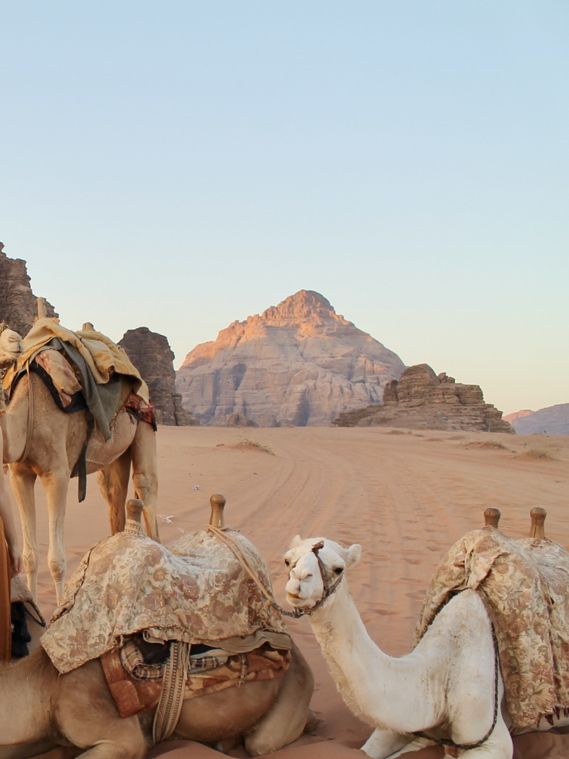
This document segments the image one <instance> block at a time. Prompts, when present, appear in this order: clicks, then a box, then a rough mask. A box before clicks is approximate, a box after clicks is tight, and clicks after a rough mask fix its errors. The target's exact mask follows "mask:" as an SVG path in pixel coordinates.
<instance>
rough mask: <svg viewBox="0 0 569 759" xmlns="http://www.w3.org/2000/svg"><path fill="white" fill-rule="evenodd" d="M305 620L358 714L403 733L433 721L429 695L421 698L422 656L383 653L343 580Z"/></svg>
mask: <svg viewBox="0 0 569 759" xmlns="http://www.w3.org/2000/svg"><path fill="white" fill-rule="evenodd" d="M310 623H311V625H312V628H313V630H314V634H315V636H316V638H317V640H318V642H319V643H320V646H321V648H322V653H323V654H324V656H325V658H326V660H327V663H328V665H329V667H330V670H331V673H332V676H333V677H334V679H335V681H336V684H337V686H338V689H339V691H340V693H341V694H342V697H343V698H344V701H345V702H346V704H347V705H348V706H349V708H350V709H351V710H352V711H354V712H355V713H356V714H357V715H358V716H359V717H360V719H362V720H364V721H365V722H368V723H369V724H371V725H373V726H375V727H377V726H378V725H383V726H384V727H385V728H386V729H390V730H395V731H396V732H404V733H407V732H413V731H417V730H424V729H425V728H427V727H430V726H432V725H433V724H436V722H437V715H436V714H435V713H434V707H433V699H428V698H426V695H427V694H426V692H425V686H424V683H425V682H426V679H425V677H424V673H425V665H426V662H424V661H423V660H422V659H424V657H421V656H420V655H419V654H418V652H417V651H413V652H411V653H410V654H408V655H406V656H403V657H392V656H389V655H387V654H386V653H384V652H383V651H382V650H381V649H380V648H379V647H378V646H377V645H376V644H375V643H374V641H373V640H372V639H371V638H370V636H369V634H368V632H367V630H366V628H365V625H364V623H363V621H362V619H361V617H360V615H359V612H358V610H357V608H356V605H355V603H354V601H353V599H352V597H351V595H350V593H349V589H348V585H347V582H346V581H345V580H344V582H343V583H342V587H341V588H339V589H338V591H337V592H336V594H335V595H334V597H332V598H331V600H330V601H329V602H328V603H327V604H326V605H325V606H323V607H322V608H321V609H319V610H318V611H316V612H314V614H313V615H312V616H311V617H310Z"/></svg>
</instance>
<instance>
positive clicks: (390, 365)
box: [176, 290, 405, 427]
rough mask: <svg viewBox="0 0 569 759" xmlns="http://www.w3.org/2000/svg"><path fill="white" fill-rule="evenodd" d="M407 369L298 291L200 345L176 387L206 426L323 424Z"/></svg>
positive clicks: (313, 296)
mask: <svg viewBox="0 0 569 759" xmlns="http://www.w3.org/2000/svg"><path fill="white" fill-rule="evenodd" d="M404 368H405V367H404V365H403V363H402V362H401V360H400V359H399V357H398V356H397V355H396V354H395V353H393V352H392V351H390V350H388V349H387V348H385V347H384V346H383V345H381V343H379V342H377V340H374V338H373V337H371V336H370V335H368V334H366V333H365V332H362V331H361V330H359V329H357V327H355V326H354V325H353V324H352V323H351V322H349V321H347V320H346V319H344V317H343V316H340V315H339V314H337V313H336V312H335V310H334V309H333V307H332V306H331V305H330V303H329V302H328V301H327V300H326V298H324V297H323V296H322V295H320V294H319V293H317V292H314V291H312V290H300V291H299V292H297V293H296V294H295V295H292V296H290V297H289V298H287V299H286V300H284V301H282V303H280V304H279V305H278V306H273V307H271V308H268V309H267V310H266V311H264V312H263V313H262V314H260V315H256V316H250V317H249V318H248V319H247V320H246V321H243V322H239V321H235V322H233V323H232V324H230V325H229V326H228V327H227V328H226V329H224V330H222V331H221V332H220V333H219V335H218V337H217V339H216V340H215V341H213V342H209V343H203V344H202V345H198V346H197V347H196V348H194V350H192V351H191V352H190V353H188V355H187V356H186V359H185V361H184V363H183V365H182V367H181V368H180V369H179V370H178V373H177V377H176V386H177V388H178V391H179V392H180V393H181V394H182V398H183V402H184V407H185V408H188V409H191V411H192V413H193V414H194V415H195V416H196V417H197V418H198V419H199V420H200V421H201V422H203V423H210V424H231V423H238V424H240V425H245V424H251V423H252V424H256V425H259V426H264V427H270V426H280V425H287V426H288V425H295V426H302V425H306V424H323V425H325V424H329V423H330V422H331V420H332V419H334V418H335V417H336V416H337V415H338V414H339V413H341V412H342V411H348V410H350V409H353V408H358V407H361V406H362V405H363V404H366V403H375V402H379V401H380V400H381V397H382V395H383V388H384V386H385V384H386V382H388V381H389V380H391V379H393V378H394V377H399V376H400V374H401V372H402V371H403V369H404Z"/></svg>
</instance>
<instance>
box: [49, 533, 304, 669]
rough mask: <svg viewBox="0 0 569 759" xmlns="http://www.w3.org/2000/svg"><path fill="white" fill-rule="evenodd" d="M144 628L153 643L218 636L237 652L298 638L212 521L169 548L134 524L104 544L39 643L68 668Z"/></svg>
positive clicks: (260, 568) (81, 570) (252, 555)
mask: <svg viewBox="0 0 569 759" xmlns="http://www.w3.org/2000/svg"><path fill="white" fill-rule="evenodd" d="M127 525H128V522H127ZM228 532H229V534H230V535H231V536H232V538H233V539H234V540H235V541H236V542H237V543H238V544H239V547H240V548H241V550H242V551H243V553H244V554H245V555H246V556H247V559H248V561H249V563H252V565H253V566H254V568H255V571H256V572H257V574H258V576H259V577H260V579H261V582H262V583H263V585H264V586H265V587H266V588H268V590H269V591H270V592H271V594H272V588H271V583H270V578H269V572H268V569H267V567H266V565H265V563H264V562H263V560H262V559H261V557H260V556H259V554H258V553H257V551H256V549H255V547H254V546H253V545H252V544H251V543H250V542H249V541H248V540H247V538H245V537H244V536H243V535H241V534H240V533H238V532H234V531H228ZM141 631H143V632H144V637H145V639H146V640H148V641H150V642H153V641H159V642H164V641H168V640H178V641H183V642H185V643H189V644H197V643H203V644H206V645H210V646H213V647H215V646H217V645H219V647H220V648H223V649H224V650H225V651H228V652H229V653H231V654H239V653H243V652H247V651H251V650H253V649H254V648H258V647H259V646H262V645H263V643H269V645H271V646H272V647H273V648H277V649H280V650H282V649H286V650H289V649H290V647H291V642H290V637H289V636H288V634H287V633H286V629H285V627H284V624H283V621H282V618H281V616H280V614H279V613H278V612H277V611H275V610H274V609H273V608H271V606H270V605H269V604H268V603H267V601H266V599H265V598H264V597H263V596H262V594H261V591H260V590H259V588H258V587H257V586H256V584H255V583H254V582H253V581H252V580H250V579H249V576H248V575H247V574H246V573H245V572H244V571H243V569H242V567H241V565H240V564H239V562H238V560H237V559H236V557H235V556H234V555H233V553H232V552H231V551H230V550H229V548H228V547H227V546H225V545H224V544H223V543H220V541H219V540H218V539H217V538H216V537H215V536H213V535H212V534H211V533H209V532H207V531H206V530H200V531H198V532H193V533H188V534H187V535H184V537H183V538H181V539H180V540H178V541H177V542H176V543H173V544H172V545H171V546H170V547H166V546H163V545H161V544H159V543H156V542H155V541H154V540H151V539H150V538H148V537H146V536H145V535H143V534H140V533H137V532H134V531H131V530H126V531H124V532H120V533H117V534H116V535H113V536H112V537H110V538H107V539H106V540H103V541H102V542H100V543H98V544H97V545H96V546H95V547H94V548H92V549H91V551H89V553H88V554H86V556H85V557H84V558H83V560H82V561H81V563H80V565H79V567H78V568H77V570H76V571H75V573H74V574H73V576H72V577H71V579H70V581H69V583H68V584H67V585H66V588H65V594H64V599H63V602H62V604H61V605H60V606H59V608H58V609H56V611H55V613H54V615H53V618H52V622H51V625H50V626H49V628H48V629H47V631H46V632H45V633H44V635H43V636H42V639H41V643H42V646H43V647H44V649H45V651H46V652H47V654H48V656H49V658H50V659H51V661H52V663H53V665H54V666H55V668H56V669H57V670H58V671H59V672H61V673H65V672H69V671H70V670H73V669H76V668H77V667H80V666H81V665H82V664H84V663H85V662H86V661H89V660H90V659H96V658H98V657H100V656H102V655H103V654H105V653H106V652H107V651H110V650H112V649H116V648H120V647H121V645H122V643H123V641H124V639H125V638H126V637H128V636H132V635H134V634H135V633H138V632H141Z"/></svg>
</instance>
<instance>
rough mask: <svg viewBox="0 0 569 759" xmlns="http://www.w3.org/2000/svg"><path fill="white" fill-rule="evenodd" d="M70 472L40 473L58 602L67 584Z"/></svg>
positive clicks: (63, 470) (51, 564)
mask: <svg viewBox="0 0 569 759" xmlns="http://www.w3.org/2000/svg"><path fill="white" fill-rule="evenodd" d="M69 475H70V472H69V471H68V470H65V469H57V470H54V471H51V472H47V473H46V474H42V475H40V478H41V481H42V485H43V487H44V489H45V493H46V498H47V514H48V524H49V547H48V552H47V562H48V565H49V571H50V573H51V577H52V579H53V582H54V584H55V593H56V596H57V603H60V602H61V600H62V598H63V586H64V584H65V570H66V566H67V563H66V561H65V543H64V539H63V533H64V523H65V507H66V500H67V489H68V487H69Z"/></svg>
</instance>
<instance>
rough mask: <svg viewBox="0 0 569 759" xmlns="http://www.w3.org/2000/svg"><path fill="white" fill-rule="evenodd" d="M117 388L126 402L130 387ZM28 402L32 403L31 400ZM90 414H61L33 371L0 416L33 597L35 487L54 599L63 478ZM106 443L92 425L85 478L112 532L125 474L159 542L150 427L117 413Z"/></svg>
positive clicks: (12, 340)
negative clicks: (95, 489)
mask: <svg viewBox="0 0 569 759" xmlns="http://www.w3.org/2000/svg"><path fill="white" fill-rule="evenodd" d="M18 340H19V336H18V335H17V333H15V332H13V331H12V330H9V329H4V330H3V331H2V332H1V333H0V365H2V364H4V365H6V364H9V363H11V362H13V361H14V360H15V358H16V357H17V355H18V351H19V348H18V345H19V343H18ZM121 382H123V388H122V391H123V392H122V398H123V402H124V401H126V398H127V397H128V395H129V393H130V389H131V386H130V384H129V383H128V382H127V381H126V380H124V381H123V380H121ZM30 399H31V401H30ZM88 422H89V413H88V412H87V411H77V412H75V413H72V414H66V413H64V412H63V411H62V410H61V409H59V408H58V407H57V405H56V404H55V402H54V400H53V398H52V396H51V394H50V392H49V390H48V389H47V387H46V385H45V384H44V382H43V381H42V380H41V379H40V378H39V377H38V376H37V375H36V374H34V373H32V372H30V373H29V374H27V375H24V376H23V377H22V378H21V379H20V381H19V383H18V384H17V386H16V389H15V391H14V393H13V395H12V398H11V399H10V402H9V404H8V405H7V406H6V408H5V412H4V413H3V414H2V416H1V417H0V423H1V426H2V434H3V438H4V463H5V464H9V470H10V480H11V483H12V487H13V490H14V495H15V498H16V501H17V503H18V507H19V511H20V520H21V525H22V538H23V551H22V559H23V566H24V571H25V573H26V576H27V579H28V585H29V587H30V590H31V591H32V594H33V595H34V597H35V595H36V576H37V541H36V517H35V499H34V485H35V481H36V478H37V477H39V478H40V480H41V482H42V485H43V487H44V489H45V492H46V497H47V507H48V519H49V548H48V563H49V569H50V572H51V576H52V578H53V581H54V583H55V589H56V594H57V599H58V601H59V600H60V599H61V596H62V593H63V586H64V577H65V568H66V561H65V548H64V538H63V535H64V518H65V505H66V497H67V488H68V485H69V479H70V477H71V476H72V472H73V469H74V466H75V464H76V462H77V460H78V458H79V455H80V453H81V450H82V448H83V445H84V443H85V441H86V439H87V429H88ZM111 432H112V436H111V439H110V440H108V441H105V440H104V438H103V436H102V434H101V433H100V432H99V430H98V429H97V427H95V429H94V430H93V433H92V435H91V437H90V438H89V444H88V447H87V453H86V463H87V473H91V472H99V487H100V489H101V493H102V495H103V497H104V498H105V500H106V501H107V503H108V505H109V512H110V523H111V531H112V533H113V534H114V533H116V532H117V531H119V530H122V529H123V527H124V522H125V513H124V507H125V501H126V496H127V490H128V479H129V473H130V470H131V466H132V479H133V483H134V489H135V493H136V497H137V498H140V499H141V500H142V501H143V502H144V517H145V523H146V529H147V532H148V534H149V535H150V536H151V537H154V538H157V537H158V526H157V520H156V499H157V489H158V484H157V483H158V478H157V471H156V469H157V465H156V440H155V433H154V430H153V429H152V427H151V426H150V425H149V424H148V423H146V422H144V421H136V420H134V419H133V418H132V416H131V415H130V414H129V413H128V412H127V411H126V410H125V409H124V407H123V408H121V411H119V413H118V414H117V415H116V417H115V419H114V421H113V424H112V428H111Z"/></svg>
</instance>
